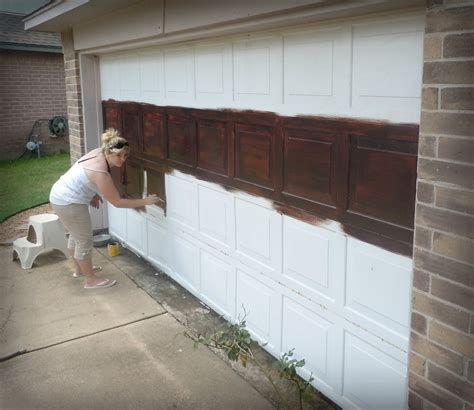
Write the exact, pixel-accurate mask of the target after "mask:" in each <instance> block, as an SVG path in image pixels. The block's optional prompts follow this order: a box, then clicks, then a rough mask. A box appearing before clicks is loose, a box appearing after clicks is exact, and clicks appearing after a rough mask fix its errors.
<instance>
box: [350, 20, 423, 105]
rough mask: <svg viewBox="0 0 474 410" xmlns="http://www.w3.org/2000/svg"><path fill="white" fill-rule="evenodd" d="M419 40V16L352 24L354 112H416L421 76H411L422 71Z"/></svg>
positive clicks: (421, 50) (421, 49) (420, 35)
mask: <svg viewBox="0 0 474 410" xmlns="http://www.w3.org/2000/svg"><path fill="white" fill-rule="evenodd" d="M423 37H424V33H423V17H422V16H419V17H418V16H416V17H413V18H409V19H399V20H395V21H385V22H383V23H381V22H374V23H367V24H361V25H355V27H354V46H353V47H354V48H353V56H354V57H353V66H352V72H353V79H352V80H353V81H352V104H353V106H354V107H355V108H356V109H357V110H359V111H360V112H361V113H362V112H372V111H374V112H377V111H378V110H380V109H383V110H391V111H397V110H398V111H400V110H410V111H415V110H416V109H419V99H420V93H421V75H413V73H421V72H422V65H423ZM374 56H377V58H373V57H374ZM368 61H370V64H367V62H368Z"/></svg>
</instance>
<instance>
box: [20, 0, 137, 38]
mask: <svg viewBox="0 0 474 410" xmlns="http://www.w3.org/2000/svg"><path fill="white" fill-rule="evenodd" d="M137 1H138V0H137ZM135 2H136V1H130V0H95V1H92V0H52V1H51V2H49V3H48V4H46V5H45V6H43V7H41V8H40V9H38V10H36V11H35V12H33V13H31V14H29V15H28V16H26V17H25V18H24V19H23V21H24V23H25V30H35V31H49V32H56V33H58V32H62V31H65V30H67V29H69V28H71V27H73V26H74V25H76V24H77V23H79V22H84V21H88V20H92V19H95V18H97V16H100V15H103V14H107V13H110V12H112V11H115V10H117V9H119V8H122V7H125V6H129V5H131V4H133V3H135Z"/></svg>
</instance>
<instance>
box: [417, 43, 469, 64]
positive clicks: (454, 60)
mask: <svg viewBox="0 0 474 410" xmlns="http://www.w3.org/2000/svg"><path fill="white" fill-rule="evenodd" d="M443 49H444V45H442V47H441V51H443ZM464 61H474V57H472V56H468V57H440V58H429V59H425V60H424V62H425V63H461V62H464Z"/></svg>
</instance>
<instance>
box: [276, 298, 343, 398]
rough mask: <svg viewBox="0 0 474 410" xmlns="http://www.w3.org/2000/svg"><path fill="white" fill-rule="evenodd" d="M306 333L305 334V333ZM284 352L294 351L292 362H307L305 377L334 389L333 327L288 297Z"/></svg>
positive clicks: (286, 301)
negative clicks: (311, 376) (301, 360)
mask: <svg viewBox="0 0 474 410" xmlns="http://www.w3.org/2000/svg"><path fill="white" fill-rule="evenodd" d="M303 329H304V331H303ZM281 334H282V346H281V350H282V352H288V351H290V350H291V349H294V352H293V358H294V359H297V360H300V359H304V360H305V367H304V370H305V372H306V377H309V376H310V374H312V375H313V377H315V378H317V379H318V384H319V385H320V386H321V385H324V387H325V388H326V391H327V389H328V388H329V389H331V390H332V389H333V387H334V386H333V384H334V376H335V373H336V360H335V354H336V352H335V346H336V343H335V337H336V333H335V329H334V323H332V322H330V321H329V320H327V319H325V318H324V317H323V316H321V315H318V314H316V313H315V312H314V311H311V310H309V309H307V308H305V307H304V306H302V305H300V304H299V303H296V302H295V301H293V300H291V299H289V298H288V297H283V317H282V333H281Z"/></svg>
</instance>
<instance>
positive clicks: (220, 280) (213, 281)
mask: <svg viewBox="0 0 474 410" xmlns="http://www.w3.org/2000/svg"><path fill="white" fill-rule="evenodd" d="M200 269H201V271H200V273H201V294H202V296H203V298H204V300H205V301H206V302H207V303H208V304H209V306H211V307H212V308H214V309H215V310H216V311H217V312H219V313H220V314H223V315H225V316H226V317H228V318H233V317H234V314H235V312H234V304H235V269H234V267H232V266H231V265H230V264H229V263H227V262H225V261H223V260H222V259H221V258H219V257H216V256H215V255H212V254H211V253H209V252H207V251H204V250H202V249H201V266H200Z"/></svg>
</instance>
